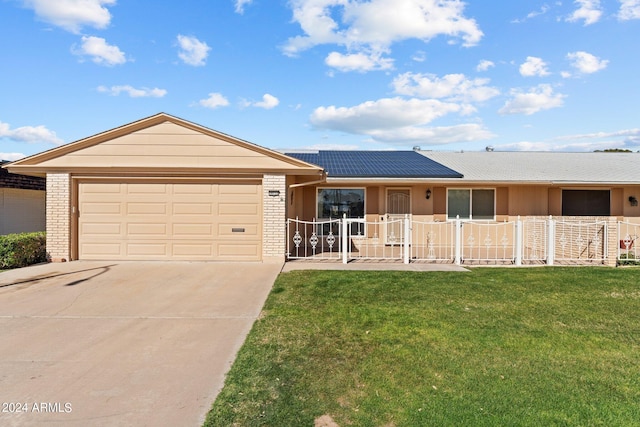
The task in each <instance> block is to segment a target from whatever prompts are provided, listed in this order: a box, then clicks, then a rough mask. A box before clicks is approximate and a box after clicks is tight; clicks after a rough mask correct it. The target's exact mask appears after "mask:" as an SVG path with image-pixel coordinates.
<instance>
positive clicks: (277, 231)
mask: <svg viewBox="0 0 640 427" xmlns="http://www.w3.org/2000/svg"><path fill="white" fill-rule="evenodd" d="M269 191H271V192H272V195H269ZM276 191H279V192H280V193H279V194H278V195H277V196H276V195H274V194H275V192H276ZM286 199H287V186H286V177H285V175H264V176H263V178H262V200H263V203H262V221H263V226H262V261H263V262H277V263H281V262H284V256H285V250H286V226H285V222H286V217H285V215H286V214H285V208H286Z"/></svg>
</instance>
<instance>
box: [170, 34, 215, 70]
mask: <svg viewBox="0 0 640 427" xmlns="http://www.w3.org/2000/svg"><path fill="white" fill-rule="evenodd" d="M177 38H178V45H179V46H180V51H179V52H178V57H179V58H180V59H182V60H183V61H184V63H185V64H187V65H193V66H194V67H198V66H202V65H205V62H206V59H207V56H209V51H210V50H211V48H210V47H209V46H208V45H207V44H206V43H205V42H203V41H200V40H198V39H197V38H195V37H189V36H183V35H182V34H178V37H177Z"/></svg>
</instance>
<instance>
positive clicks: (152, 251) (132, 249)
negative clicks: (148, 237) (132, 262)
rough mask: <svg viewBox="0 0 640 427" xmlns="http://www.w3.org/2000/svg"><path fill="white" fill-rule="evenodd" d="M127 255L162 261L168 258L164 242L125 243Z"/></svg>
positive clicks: (166, 246)
mask: <svg viewBox="0 0 640 427" xmlns="http://www.w3.org/2000/svg"><path fill="white" fill-rule="evenodd" d="M126 247H127V255H131V256H145V257H147V256H150V255H153V256H156V257H158V258H159V259H163V258H166V257H168V256H169V254H170V252H169V250H168V249H169V248H168V244H167V243H166V242H145V243H142V242H135V243H127V244H126Z"/></svg>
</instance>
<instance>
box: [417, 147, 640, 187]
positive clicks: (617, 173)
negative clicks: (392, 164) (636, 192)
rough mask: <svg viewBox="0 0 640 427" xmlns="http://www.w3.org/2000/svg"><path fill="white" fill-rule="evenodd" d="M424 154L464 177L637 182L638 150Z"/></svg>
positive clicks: (422, 152) (596, 182) (478, 178)
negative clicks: (622, 151) (625, 151)
mask: <svg viewBox="0 0 640 427" xmlns="http://www.w3.org/2000/svg"><path fill="white" fill-rule="evenodd" d="M420 153H421V154H422V155H424V156H425V157H427V158H429V159H431V160H434V161H436V162H438V163H441V164H443V165H445V166H447V167H449V168H452V169H455V170H457V171H459V172H460V173H462V174H463V175H464V178H463V180H464V181H469V182H471V181H478V182H487V181H498V182H500V181H501V182H556V183H587V184H590V183H593V184H603V183H604V184H607V183H629V184H631V183H633V184H640V153H605V152H600V153H557V152H498V151H494V152H485V151H482V152H458V153H455V152H438V151H421V152H420Z"/></svg>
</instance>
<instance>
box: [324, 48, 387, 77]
mask: <svg viewBox="0 0 640 427" xmlns="http://www.w3.org/2000/svg"><path fill="white" fill-rule="evenodd" d="M324 62H325V64H327V65H328V66H329V67H333V68H337V69H338V70H339V71H345V72H346V71H360V72H364V71H372V70H388V69H391V68H393V59H391V58H382V57H381V56H380V54H370V55H368V54H366V53H354V54H346V55H343V54H341V53H339V52H331V53H330V54H329V55H328V56H327V58H326V59H325V61H324Z"/></svg>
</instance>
